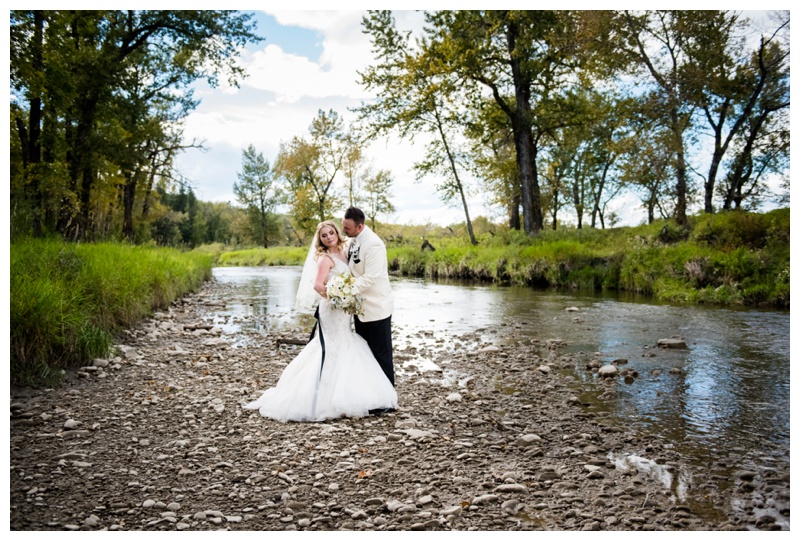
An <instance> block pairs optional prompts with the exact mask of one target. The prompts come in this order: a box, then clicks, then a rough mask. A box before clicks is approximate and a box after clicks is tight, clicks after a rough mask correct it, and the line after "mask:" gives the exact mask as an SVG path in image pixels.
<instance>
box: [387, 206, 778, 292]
mask: <svg viewBox="0 0 800 541" xmlns="http://www.w3.org/2000/svg"><path fill="white" fill-rule="evenodd" d="M430 240H431V242H432V243H433V244H434V246H435V247H436V250H435V251H424V250H421V249H420V248H419V247H416V246H410V245H403V246H394V247H393V246H391V244H390V247H389V250H388V257H389V265H390V268H391V269H392V270H394V271H396V272H398V273H400V274H404V275H414V276H428V277H448V278H470V279H479V280H490V281H493V282H498V283H513V284H519V285H527V286H531V287H542V288H559V289H595V290H600V289H607V290H618V291H629V292H635V293H639V294H643V295H646V296H651V297H655V298H657V299H660V300H666V301H671V302H691V303H714V304H725V305H731V304H742V305H754V306H755V305H767V306H774V307H788V306H789V297H790V295H789V209H780V210H776V211H772V212H769V213H766V214H751V213H744V212H729V213H723V214H713V215H701V216H697V217H693V218H692V219H691V220H690V225H689V227H688V228H686V229H684V228H680V227H678V226H676V225H675V224H674V223H672V222H670V221H666V220H660V221H656V222H654V223H652V224H648V225H642V226H638V227H620V228H615V229H609V230H600V229H562V230H559V231H542V232H541V233H540V234H539V235H538V236H536V237H533V238H531V237H527V236H525V235H522V234H520V233H519V232H512V231H509V232H505V233H504V234H503V235H496V236H489V235H486V236H484V237H482V238H481V239H480V243H479V246H472V245H470V244H468V243H467V242H466V241H465V240H464V239H456V238H447V237H444V238H439V239H430Z"/></svg>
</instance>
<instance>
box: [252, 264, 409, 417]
mask: <svg viewBox="0 0 800 541" xmlns="http://www.w3.org/2000/svg"><path fill="white" fill-rule="evenodd" d="M347 271H348V269H347V265H346V264H345V263H344V262H342V261H340V260H336V263H335V265H334V267H333V268H332V269H331V274H329V275H328V277H329V278H330V277H331V276H332V275H333V274H339V273H342V272H347ZM351 318H352V316H351V315H350V314H347V313H345V312H343V311H341V310H334V309H333V308H331V306H330V303H329V302H328V301H327V300H326V299H322V300H321V301H320V304H319V325H318V327H317V330H316V333H315V334H314V338H313V339H312V340H311V341H310V342H309V343H308V344H307V345H306V346H304V347H303V349H302V350H301V351H300V353H299V354H298V355H297V357H295V358H294V359H293V360H292V361H291V362H290V363H289V364H288V365H287V366H286V368H285V369H284V370H283V373H282V374H281V377H280V379H279V380H278V383H277V384H276V385H275V387H272V388H271V389H267V390H266V391H264V393H263V394H262V395H261V397H259V398H258V399H257V400H255V401H253V402H250V403H249V404H247V405H246V406H245V408H247V409H257V410H258V411H259V413H261V415H263V416H264V417H270V418H272V419H275V420H277V421H281V422H286V421H323V420H325V419H334V418H337V417H343V416H346V417H364V416H366V415H369V410H372V409H381V408H397V392H396V391H395V389H394V387H393V386H392V384H391V383H390V382H389V379H388V378H387V377H386V375H385V374H384V373H383V371H382V370H381V368H380V366H379V365H378V361H376V360H375V357H374V356H373V355H372V352H371V351H370V349H369V346H368V345H367V342H366V341H365V340H364V339H363V338H361V337H360V336H359V335H358V334H356V333H355V332H353V331H352V330H351V327H350V320H351Z"/></svg>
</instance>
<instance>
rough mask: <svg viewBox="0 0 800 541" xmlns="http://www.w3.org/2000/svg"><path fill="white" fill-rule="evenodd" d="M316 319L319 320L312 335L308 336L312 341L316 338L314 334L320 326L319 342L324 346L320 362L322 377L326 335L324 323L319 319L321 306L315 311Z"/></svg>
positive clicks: (312, 330)
mask: <svg viewBox="0 0 800 541" xmlns="http://www.w3.org/2000/svg"><path fill="white" fill-rule="evenodd" d="M314 319H316V320H317V321H316V322H315V323H314V328H313V329H311V336H309V337H308V341H309V342H311V341H312V340H313V339H314V334H316V332H317V327H319V344H320V346H322V359H321V360H320V363H319V375H320V377H322V367H323V365H324V364H325V336H324V335H323V334H322V323H320V321H319V306H317V309H316V311H315V312H314Z"/></svg>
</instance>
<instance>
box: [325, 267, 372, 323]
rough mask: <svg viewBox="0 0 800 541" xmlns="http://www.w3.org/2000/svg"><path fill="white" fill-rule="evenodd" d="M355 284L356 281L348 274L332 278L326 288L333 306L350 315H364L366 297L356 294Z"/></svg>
mask: <svg viewBox="0 0 800 541" xmlns="http://www.w3.org/2000/svg"><path fill="white" fill-rule="evenodd" d="M355 283H356V279H355V278H354V277H353V275H352V274H350V273H348V272H345V273H342V274H336V275H334V276H332V277H331V279H330V280H328V285H327V286H326V289H327V294H328V301H330V303H331V306H333V307H334V308H336V309H337V310H344V311H345V312H347V313H348V314H350V315H362V314H363V308H362V306H361V304H362V303H363V302H364V296H363V295H361V294H360V293H356V290H355V287H354V285H355Z"/></svg>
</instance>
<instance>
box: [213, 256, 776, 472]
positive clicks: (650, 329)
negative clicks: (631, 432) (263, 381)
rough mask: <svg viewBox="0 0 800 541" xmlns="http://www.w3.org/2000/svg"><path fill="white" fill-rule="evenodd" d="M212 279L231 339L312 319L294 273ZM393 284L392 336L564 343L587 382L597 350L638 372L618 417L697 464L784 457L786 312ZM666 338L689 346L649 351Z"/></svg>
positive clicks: (217, 273)
mask: <svg viewBox="0 0 800 541" xmlns="http://www.w3.org/2000/svg"><path fill="white" fill-rule="evenodd" d="M214 277H215V279H216V280H217V281H219V282H220V283H222V284H230V285H231V286H233V285H235V286H236V287H235V288H234V287H231V289H230V296H229V298H227V299H226V302H227V305H226V307H225V309H224V310H220V311H219V313H218V314H217V316H216V318H217V319H216V321H217V323H218V324H220V325H222V326H223V327H225V328H226V330H227V331H229V332H237V333H243V334H245V335H246V334H247V333H262V332H269V331H271V330H284V329H297V328H298V327H299V328H300V329H301V331H303V332H304V331H305V330H310V328H311V323H312V321H311V318H310V317H309V316H308V315H307V314H305V315H301V314H297V313H296V312H294V311H293V310H292V305H293V302H294V293H295V291H296V289H297V282H298V280H299V277H300V269H299V268H296V267H266V268H265V267H247V268H217V269H214ZM392 287H393V289H394V293H395V313H394V315H393V324H394V328H395V334H396V336H408V335H412V334H416V335H417V336H415V337H414V338H413V340H415V341H417V342H419V341H420V340H426V339H430V340H436V339H437V338H438V337H441V336H448V337H453V336H459V335H462V334H464V333H469V332H474V331H476V330H478V329H482V328H484V327H489V326H495V325H497V324H503V325H506V326H507V328H508V329H510V331H509V332H508V333H507V339H508V340H524V339H539V340H548V339H563V340H565V342H566V346H565V348H564V349H563V350H562V351H563V352H565V353H567V352H570V353H573V354H575V356H576V357H577V358H578V359H579V366H577V367H576V372H575V375H576V376H577V377H579V378H583V381H585V382H591V381H593V380H594V378H595V375H594V374H593V373H592V372H589V371H586V370H583V367H582V366H580V361H581V360H585V359H588V358H589V357H592V356H594V354H595V352H597V353H599V356H600V358H601V359H602V360H603V361H604V362H611V361H613V360H615V359H626V360H627V364H625V365H624V367H625V368H630V369H631V370H635V371H636V372H637V373H638V374H639V375H638V377H637V378H635V380H634V382H633V383H632V384H629V385H626V384H624V383H622V382H621V381H620V384H619V386H618V388H619V391H620V399H619V400H618V401H616V402H615V403H613V404H610V405H609V407H611V408H613V411H614V413H615V414H616V415H618V416H620V417H623V418H627V419H631V420H636V422H643V423H645V425H646V426H647V427H648V428H649V429H650V430H652V432H653V433H654V434H657V435H658V436H659V437H663V438H667V439H668V440H670V441H671V442H674V443H675V445H676V446H678V447H680V446H691V447H692V449H693V451H692V456H696V457H697V459H698V461H703V460H708V459H709V458H711V457H714V458H724V457H733V458H735V459H736V460H737V461H740V460H743V459H744V458H746V457H750V459H751V460H761V458H759V457H762V458H763V456H766V455H768V454H773V455H776V456H777V457H779V458H780V459H781V460H784V459H785V460H787V461H788V453H789V411H790V400H789V398H790V393H789V313H788V312H774V311H760V310H732V309H720V308H709V307H702V306H688V307H687V306H670V305H667V304H660V303H656V302H652V301H651V300H644V299H639V298H636V297H631V296H626V297H621V296H616V295H603V294H597V295H595V294H575V295H573V294H563V293H555V292H550V291H535V290H532V289H529V288H524V287H503V286H496V285H485V284H474V283H463V282H462V283H455V282H435V281H430V280H423V279H405V278H402V279H401V278H393V279H392ZM568 308H570V309H573V310H574V309H577V310H576V311H570V310H567V309H568ZM304 327H305V329H304ZM420 336H421V337H422V338H420ZM670 337H680V338H682V339H684V340H685V341H686V343H687V346H688V347H687V348H686V349H666V350H665V349H660V348H658V347H657V342H658V340H659V339H662V338H670ZM408 345H411V344H410V343H405V344H404V343H403V342H402V340H398V343H396V346H397V347H398V348H401V349H402V348H404V347H406V346H408ZM413 345H415V346H418V347H419V346H421V345H422V344H419V343H415V344H413ZM673 369H675V370H678V371H679V373H677V374H674V373H670V371H671V370H673ZM754 442H758V445H753V443H754Z"/></svg>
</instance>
